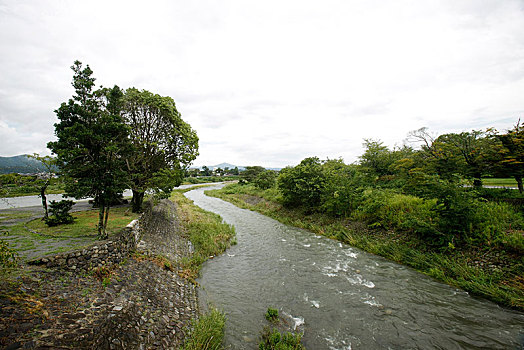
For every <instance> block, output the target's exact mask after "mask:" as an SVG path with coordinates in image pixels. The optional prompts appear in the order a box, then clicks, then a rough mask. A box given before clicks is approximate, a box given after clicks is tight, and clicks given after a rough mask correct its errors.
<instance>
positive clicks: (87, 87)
mask: <svg viewBox="0 0 524 350" xmlns="http://www.w3.org/2000/svg"><path fill="white" fill-rule="evenodd" d="M71 69H72V70H73V72H74V75H73V82H72V85H73V87H74V89H75V93H74V95H73V96H72V98H71V99H69V101H68V102H64V103H62V104H61V105H60V107H59V108H58V109H57V110H56V111H55V113H56V115H57V117H58V119H59V122H58V123H56V124H55V135H56V137H57V140H56V141H52V142H49V143H48V145H47V146H48V148H49V149H50V150H51V151H52V152H53V153H54V154H55V155H56V164H57V165H58V167H59V173H60V175H61V177H62V178H63V179H64V181H65V190H66V194H67V195H68V196H71V197H74V198H77V199H78V198H85V197H94V198H95V201H96V202H97V204H98V206H99V208H100V211H99V224H98V234H99V237H100V238H105V237H107V233H106V225H107V220H108V215H109V208H110V206H111V204H112V203H113V202H114V201H115V200H116V199H117V198H119V197H120V196H121V194H122V192H123V191H124V190H125V189H127V188H131V190H132V191H133V199H132V208H133V211H134V212H138V211H140V210H141V207H142V202H143V199H144V194H145V193H146V191H148V190H149V191H152V192H154V193H155V194H156V195H158V196H160V197H162V196H164V197H165V196H167V195H169V193H170V192H171V190H172V189H173V187H175V186H178V185H179V184H180V183H181V181H182V179H183V175H184V171H185V170H186V168H187V167H188V166H189V165H190V163H191V162H192V161H193V160H194V159H195V158H196V157H197V155H198V137H197V134H196V132H195V131H194V130H193V129H192V128H191V126H190V125H189V124H187V123H186V122H184V121H183V120H182V118H181V115H180V113H179V112H178V110H177V109H176V105H175V102H174V101H173V99H172V98H171V97H163V96H160V95H158V94H154V93H151V92H149V91H146V90H138V89H135V88H129V89H127V90H122V89H121V88H120V87H118V86H116V85H115V86H114V87H112V88H106V87H100V88H98V89H96V88H95V78H93V77H92V75H93V71H92V70H91V69H90V68H89V66H86V67H85V68H84V67H83V66H82V63H81V62H79V61H75V62H74V64H73V66H72V67H71Z"/></svg>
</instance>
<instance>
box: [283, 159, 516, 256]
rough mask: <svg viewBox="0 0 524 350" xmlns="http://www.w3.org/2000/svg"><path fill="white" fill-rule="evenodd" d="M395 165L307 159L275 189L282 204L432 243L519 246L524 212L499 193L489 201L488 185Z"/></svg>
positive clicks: (289, 169) (288, 170) (291, 169)
mask: <svg viewBox="0 0 524 350" xmlns="http://www.w3.org/2000/svg"><path fill="white" fill-rule="evenodd" d="M394 164H395V166H396V167H390V168H389V169H393V170H391V172H390V174H385V175H384V174H383V175H380V176H377V173H376V172H371V171H369V168H368V167H364V166H362V165H354V164H352V165H346V164H344V163H343V162H342V161H341V160H327V161H321V160H320V159H318V158H316V157H314V158H306V159H304V160H303V161H302V162H301V163H300V164H298V165H297V166H295V167H287V168H285V169H283V170H282V171H281V172H280V175H279V176H278V178H277V185H278V190H279V191H280V192H281V195H282V202H283V204H284V205H286V206H289V207H303V208H304V209H305V210H306V212H314V211H316V212H322V213H327V214H329V215H332V216H337V217H348V218H351V219H355V220H359V221H364V222H367V223H368V224H369V225H370V226H372V227H383V228H386V229H396V230H401V231H404V232H408V233H411V234H414V235H417V236H419V237H420V238H422V239H423V240H424V241H426V242H427V243H428V244H429V245H431V246H437V247H448V246H449V245H450V244H452V245H456V244H461V243H464V244H466V243H475V244H490V245H491V244H503V245H505V246H507V247H508V248H510V249H514V250H516V251H518V252H522V251H523V250H522V246H523V245H524V239H523V238H522V233H521V234H520V236H519V234H518V231H515V230H521V229H522V228H523V227H524V221H523V217H522V215H521V213H520V212H519V211H518V210H517V208H516V207H515V206H514V205H512V204H511V203H509V202H506V201H501V200H500V195H499V197H497V199H499V200H489V199H488V195H487V193H488V192H487V190H483V191H482V192H480V191H477V190H476V189H474V188H471V187H467V186H464V185H463V184H462V183H461V182H460V181H459V179H458V178H454V177H447V178H446V179H444V178H442V177H440V176H438V175H433V174H427V173H425V172H423V171H421V169H418V168H412V169H408V170H406V168H405V167H404V165H406V164H408V165H409V166H413V163H410V162H407V161H406V160H403V161H402V162H401V164H400V165H399V164H398V163H394ZM515 192H516V191H513V193H512V196H518V194H516V193H515ZM517 193H518V192H517ZM519 198H520V197H519ZM517 200H518V198H517ZM516 232H517V233H516Z"/></svg>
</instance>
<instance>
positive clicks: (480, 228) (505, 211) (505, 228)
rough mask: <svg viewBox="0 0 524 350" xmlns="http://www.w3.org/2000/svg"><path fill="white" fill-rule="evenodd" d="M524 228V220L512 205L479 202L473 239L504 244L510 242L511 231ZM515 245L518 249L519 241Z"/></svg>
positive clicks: (480, 241)
mask: <svg viewBox="0 0 524 350" xmlns="http://www.w3.org/2000/svg"><path fill="white" fill-rule="evenodd" d="M523 227H524V220H523V218H522V216H521V215H520V214H519V213H517V212H516V211H515V209H514V208H513V206H512V205H510V204H508V203H504V202H501V203H494V202H479V203H478V204H477V206H476V211H475V218H474V222H473V232H472V235H471V238H472V239H473V240H476V241H478V242H479V243H489V244H491V243H502V242H505V241H508V232H509V231H511V230H518V229H522V228H523ZM521 236H522V235H521ZM515 237H518V235H515ZM510 241H512V242H513V241H514V240H512V239H510ZM514 243H515V244H517V247H518V241H515V242H514Z"/></svg>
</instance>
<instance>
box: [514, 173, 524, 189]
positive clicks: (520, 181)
mask: <svg viewBox="0 0 524 350" xmlns="http://www.w3.org/2000/svg"><path fill="white" fill-rule="evenodd" d="M515 180H517V185H518V186H519V192H520V193H522V192H523V191H524V188H523V187H522V176H515Z"/></svg>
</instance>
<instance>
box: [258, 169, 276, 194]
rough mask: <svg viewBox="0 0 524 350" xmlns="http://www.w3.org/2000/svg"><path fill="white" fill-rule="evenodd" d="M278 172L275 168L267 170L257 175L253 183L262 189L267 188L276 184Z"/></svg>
mask: <svg viewBox="0 0 524 350" xmlns="http://www.w3.org/2000/svg"><path fill="white" fill-rule="evenodd" d="M276 179H277V173H276V172H274V171H273V170H265V171H263V172H261V173H260V174H258V175H257V177H256V178H255V180H254V181H253V183H254V184H255V186H256V187H258V188H260V189H261V190H267V189H270V188H271V187H273V186H275V184H276Z"/></svg>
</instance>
